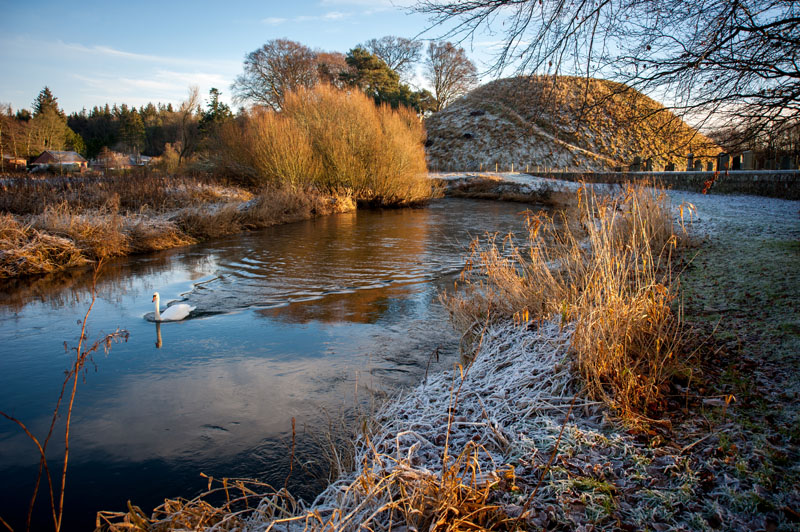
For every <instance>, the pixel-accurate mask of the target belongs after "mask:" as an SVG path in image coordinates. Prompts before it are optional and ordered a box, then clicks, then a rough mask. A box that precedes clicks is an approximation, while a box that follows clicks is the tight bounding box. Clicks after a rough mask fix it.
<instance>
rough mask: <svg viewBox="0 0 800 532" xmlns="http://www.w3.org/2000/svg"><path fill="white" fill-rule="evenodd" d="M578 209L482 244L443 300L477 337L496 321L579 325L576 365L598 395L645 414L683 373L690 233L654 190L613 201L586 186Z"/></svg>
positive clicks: (533, 219)
mask: <svg viewBox="0 0 800 532" xmlns="http://www.w3.org/2000/svg"><path fill="white" fill-rule="evenodd" d="M577 203H578V209H577V211H578V215H577V220H574V219H571V218H567V217H566V216H563V217H562V219H560V220H558V223H556V221H555V220H553V219H552V218H550V217H549V216H547V215H545V214H537V215H530V216H529V217H528V238H527V241H525V242H522V243H515V242H513V241H511V240H510V239H503V240H502V241H498V240H497V238H496V237H495V238H491V239H489V241H488V242H484V243H481V242H479V241H476V242H475V243H474V244H473V252H472V256H471V259H470V261H469V263H468V266H467V268H466V269H465V271H464V273H463V275H462V281H461V287H460V289H459V290H455V291H453V292H451V293H449V294H446V295H445V296H444V297H443V301H444V303H445V304H446V306H447V307H448V309H449V311H450V314H451V317H452V319H453V321H454V323H455V324H456V327H457V328H458V329H461V330H464V331H467V337H468V338H469V337H470V336H471V337H472V338H476V337H477V336H478V332H479V331H480V329H481V327H482V326H483V325H482V324H483V322H485V321H486V319H487V317H488V318H489V319H490V320H507V319H513V320H516V321H518V322H519V321H527V320H528V319H529V318H530V317H534V318H537V319H541V318H544V319H551V318H553V317H556V316H560V317H561V319H562V320H563V321H564V322H565V323H572V324H574V327H575V333H574V338H573V340H572V347H571V349H572V354H573V356H574V359H573V361H574V364H575V367H576V369H577V370H578V371H579V373H580V374H581V375H582V377H583V379H584V382H585V384H586V386H587V392H588V393H589V395H590V396H591V397H593V398H595V399H598V400H602V401H604V402H605V403H607V404H609V405H610V406H612V407H613V408H615V409H616V410H617V411H618V412H620V413H622V414H623V415H625V416H629V417H637V416H644V415H646V414H647V412H648V409H649V408H652V407H654V406H656V404H657V402H658V400H659V398H660V394H661V387H662V385H663V384H664V383H665V382H666V380H667V379H668V378H669V377H670V376H672V375H673V374H675V373H676V372H678V371H681V370H682V369H683V361H681V360H680V359H679V355H678V346H679V340H680V334H681V333H680V317H679V315H678V314H677V313H676V312H675V311H674V310H673V307H674V303H675V299H676V286H675V283H674V275H673V273H672V268H671V255H672V251H673V250H674V249H675V247H676V246H677V245H678V244H679V239H680V235H681V234H682V232H681V230H680V228H679V227H675V225H674V222H673V213H672V210H671V207H670V204H669V201H668V197H667V196H666V194H665V193H664V192H661V191H658V190H656V189H653V188H647V187H643V186H628V187H626V188H625V189H623V190H622V191H621V192H620V193H617V194H615V195H611V196H599V195H597V194H596V193H594V192H593V191H592V190H588V189H586V188H583V189H580V190H579V191H578V195H577Z"/></svg>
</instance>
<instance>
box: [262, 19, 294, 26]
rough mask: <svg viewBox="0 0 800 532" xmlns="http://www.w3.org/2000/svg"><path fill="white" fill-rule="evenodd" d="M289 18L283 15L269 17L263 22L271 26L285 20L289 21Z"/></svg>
mask: <svg viewBox="0 0 800 532" xmlns="http://www.w3.org/2000/svg"><path fill="white" fill-rule="evenodd" d="M288 21H289V19H288V18H282V17H267V18H265V19H263V20H262V21H261V22H263V23H264V24H269V25H270V26H278V25H279V24H283V23H284V22H288Z"/></svg>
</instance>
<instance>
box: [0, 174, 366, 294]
mask: <svg viewBox="0 0 800 532" xmlns="http://www.w3.org/2000/svg"><path fill="white" fill-rule="evenodd" d="M130 182H131V179H130V178H129V179H128V180H127V181H123V180H119V179H117V178H112V179H110V180H101V181H97V180H94V179H93V178H87V179H86V180H85V181H84V180H82V178H81V179H76V180H70V179H61V178H52V179H49V180H31V179H28V180H20V181H17V182H14V183H11V184H9V183H6V184H4V185H3V186H4V187H5V189H4V193H5V192H7V193H8V194H7V195H5V194H4V195H0V203H3V204H4V206H5V207H6V208H8V209H9V210H10V211H12V212H7V213H3V214H2V215H1V216H2V218H0V278H9V277H18V276H25V275H39V274H45V273H52V272H56V271H61V270H65V269H68V268H72V267H75V266H79V265H84V264H87V263H89V262H94V261H98V260H100V259H105V258H111V257H118V256H122V255H128V254H130V253H145V252H150V251H160V250H164V249H170V248H174V247H177V246H183V245H187V244H192V243H195V242H197V241H199V240H204V239H208V238H216V237H220V236H225V235H229V234H234V233H237V232H240V231H242V230H244V229H259V228H263V227H267V226H270V225H275V224H280V223H287V222H293V221H299V220H303V219H307V218H311V217H313V216H321V215H326V214H331V213H336V212H347V211H351V210H353V209H355V204H354V202H353V200H352V199H351V198H350V197H349V196H337V195H328V194H323V193H320V192H319V191H317V190H316V189H314V188H306V189H300V188H288V187H272V186H270V187H262V188H261V189H259V190H254V191H248V190H244V189H241V188H237V187H229V186H224V185H221V184H219V183H213V182H210V181H209V182H206V181H203V180H195V179H181V178H166V177H153V176H151V177H149V178H145V179H144V181H142V183H139V184H136V183H134V184H133V185H131V184H130ZM126 183H127V184H126ZM95 185H96V187H95ZM140 185H141V188H140ZM15 211H16V216H15V215H14V212H15Z"/></svg>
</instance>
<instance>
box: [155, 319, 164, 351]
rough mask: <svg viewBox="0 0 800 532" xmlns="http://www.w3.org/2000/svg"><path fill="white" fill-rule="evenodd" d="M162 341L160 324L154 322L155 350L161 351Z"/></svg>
mask: <svg viewBox="0 0 800 532" xmlns="http://www.w3.org/2000/svg"><path fill="white" fill-rule="evenodd" d="M162 345H164V341H163V340H162V339H161V323H159V322H156V349H161V346H162Z"/></svg>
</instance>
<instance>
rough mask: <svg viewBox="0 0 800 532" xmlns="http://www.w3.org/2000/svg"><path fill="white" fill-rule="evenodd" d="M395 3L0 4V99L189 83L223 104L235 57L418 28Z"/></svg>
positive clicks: (418, 18)
mask: <svg viewBox="0 0 800 532" xmlns="http://www.w3.org/2000/svg"><path fill="white" fill-rule="evenodd" d="M403 2H404V5H406V6H408V5H409V4H410V3H412V2H411V0H395V1H392V0H283V1H273V0H262V1H252V0H248V1H237V0H230V1H228V2H219V1H217V2H209V1H205V0H198V1H194V2H184V1H178V0H161V1H160V2H155V1H150V0H146V1H141V2H129V1H126V2H120V1H116V0H103V1H80V0H76V1H73V2H65V1H63V0H60V1H43V0H27V1H25V0H0V12H1V13H2V14H3V15H2V17H0V72H2V75H0V103H8V104H11V106H12V108H13V109H14V110H17V109H20V108H28V109H30V108H31V105H32V102H33V100H34V99H35V98H36V95H37V94H38V93H39V91H41V90H42V88H43V87H44V86H45V85H46V86H48V87H50V89H51V91H52V92H53V94H54V95H55V96H56V97H57V98H58V102H59V104H60V105H61V107H62V108H63V109H64V110H65V111H66V112H67V113H71V112H79V111H80V110H81V109H82V108H87V109H91V108H92V107H93V106H95V105H98V106H102V105H104V104H105V103H109V104H114V103H117V104H122V103H126V104H128V105H134V106H137V107H139V106H141V105H144V104H146V103H148V102H154V103H156V102H162V103H168V102H171V103H173V104H176V103H178V102H180V101H181V100H183V99H185V98H186V95H187V94H188V89H189V86H191V85H196V86H198V88H199V89H200V94H201V96H202V97H203V99H204V101H205V100H206V98H207V96H208V91H209V90H210V89H211V88H212V87H215V88H217V89H219V90H220V91H222V97H221V99H222V100H223V101H224V102H226V103H228V104H231V91H230V85H231V83H232V82H233V80H234V78H235V77H236V76H237V75H238V74H240V73H241V71H242V62H243V59H244V56H245V55H246V54H247V53H249V52H251V51H253V50H255V49H257V48H259V47H260V46H261V45H263V44H264V43H265V42H267V41H269V40H271V39H276V38H288V39H291V40H295V41H298V42H301V43H303V44H305V45H307V46H309V47H311V48H314V49H322V50H325V51H339V52H347V51H348V50H349V49H351V48H353V47H355V46H356V45H357V44H359V43H362V42H364V41H366V40H367V39H371V38H380V37H382V36H384V35H397V36H401V37H407V38H410V37H414V36H417V35H418V34H420V32H424V31H425V30H426V28H428V27H429V23H428V21H427V19H426V17H425V16H424V15H421V14H417V13H410V12H409V9H408V7H403ZM444 31H445V29H443V28H436V29H433V30H429V31H427V32H425V33H424V34H423V35H421V38H423V39H436V38H437V37H439V36H441V35H442V34H443V33H444ZM487 43H488V41H487ZM466 48H467V54H468V55H469V56H470V57H472V58H473V59H474V60H475V62H476V64H477V65H478V67H479V69H480V68H481V67H482V65H483V62H485V61H487V62H488V60H489V56H488V54H487V49H484V48H482V46H481V43H480V42H477V43H476V44H475V45H473V46H466Z"/></svg>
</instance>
